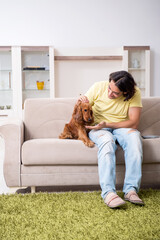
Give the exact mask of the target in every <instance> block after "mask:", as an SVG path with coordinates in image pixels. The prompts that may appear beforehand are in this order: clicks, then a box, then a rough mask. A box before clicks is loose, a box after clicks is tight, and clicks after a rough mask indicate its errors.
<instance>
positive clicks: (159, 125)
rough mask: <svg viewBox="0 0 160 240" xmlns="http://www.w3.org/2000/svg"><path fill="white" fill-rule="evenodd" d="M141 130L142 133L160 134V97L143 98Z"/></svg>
mask: <svg viewBox="0 0 160 240" xmlns="http://www.w3.org/2000/svg"><path fill="white" fill-rule="evenodd" d="M142 104H143V108H142V114H141V119H140V124H139V128H138V129H139V131H140V132H141V134H142V135H160V97H147V98H142Z"/></svg>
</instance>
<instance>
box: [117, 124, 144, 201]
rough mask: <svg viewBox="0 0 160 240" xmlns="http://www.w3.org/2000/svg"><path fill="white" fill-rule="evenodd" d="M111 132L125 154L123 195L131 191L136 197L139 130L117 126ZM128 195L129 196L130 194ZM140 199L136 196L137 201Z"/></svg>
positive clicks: (138, 167)
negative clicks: (117, 127)
mask: <svg viewBox="0 0 160 240" xmlns="http://www.w3.org/2000/svg"><path fill="white" fill-rule="evenodd" d="M113 134H114V135H115V136H116V139H117V141H118V143H119V144H120V146H121V147H122V148H123V150H124V154H125V165H126V172H125V180H124V186H123V192H124V194H125V195H127V194H128V193H133V195H134V196H135V199H136V194H135V193H137V192H138V191H139V189H140V183H141V177H142V158H143V151H142V141H141V136H140V132H139V131H138V130H136V129H131V128H119V129H115V130H114V131H113ZM128 196H130V194H129V195H128ZM137 196H138V195H137ZM131 198H132V197H131ZM133 198H134V197H133ZM126 200H129V199H126ZM140 200H141V199H138V198H137V203H140V202H141V201H140ZM133 202H134V201H133ZM135 203H136V200H135ZM140 204H141V203H140Z"/></svg>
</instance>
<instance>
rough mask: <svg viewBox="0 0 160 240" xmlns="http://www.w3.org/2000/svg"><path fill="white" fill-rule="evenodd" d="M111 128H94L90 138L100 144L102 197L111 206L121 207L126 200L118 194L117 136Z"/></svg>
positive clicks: (99, 167) (99, 165)
mask: <svg viewBox="0 0 160 240" xmlns="http://www.w3.org/2000/svg"><path fill="white" fill-rule="evenodd" d="M110 131H111V129H102V130H97V131H96V130H92V131H91V132H90V133H89V137H90V139H91V140H92V141H93V142H94V143H95V144H96V145H97V146H98V172H99V182H100V186H101V189H102V194H101V196H102V198H103V199H104V201H105V203H106V204H107V205H108V206H109V207H111V208H115V207H119V206H121V205H124V204H125V202H124V201H123V200H122V199H121V198H120V197H119V196H118V195H117V194H116V189H115V183H116V175H115V165H116V164H115V151H116V148H117V146H116V143H115V137H114V136H113V135H112V133H111V132H110Z"/></svg>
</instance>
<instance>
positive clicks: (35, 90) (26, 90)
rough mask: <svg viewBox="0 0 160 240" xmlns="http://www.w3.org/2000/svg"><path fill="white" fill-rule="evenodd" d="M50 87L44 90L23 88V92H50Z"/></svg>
mask: <svg viewBox="0 0 160 240" xmlns="http://www.w3.org/2000/svg"><path fill="white" fill-rule="evenodd" d="M49 90H50V89H42V90H38V89H23V92H38V93H40V92H48V91H49Z"/></svg>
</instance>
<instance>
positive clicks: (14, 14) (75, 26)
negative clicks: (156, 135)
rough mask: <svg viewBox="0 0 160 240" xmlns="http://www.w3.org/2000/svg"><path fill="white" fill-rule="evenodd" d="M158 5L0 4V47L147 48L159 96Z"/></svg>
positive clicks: (29, 0) (77, 0)
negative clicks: (143, 46) (148, 48)
mask: <svg viewBox="0 0 160 240" xmlns="http://www.w3.org/2000/svg"><path fill="white" fill-rule="evenodd" d="M159 28H160V0H5V1H4V0H0V33H1V34H0V45H54V46H55V48H58V47H121V46H123V45H150V46H151V51H152V52H151V85H152V86H151V95H154V96H156V95H157V96H159V95H160V90H159V80H160V66H159V64H160V31H159Z"/></svg>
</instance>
